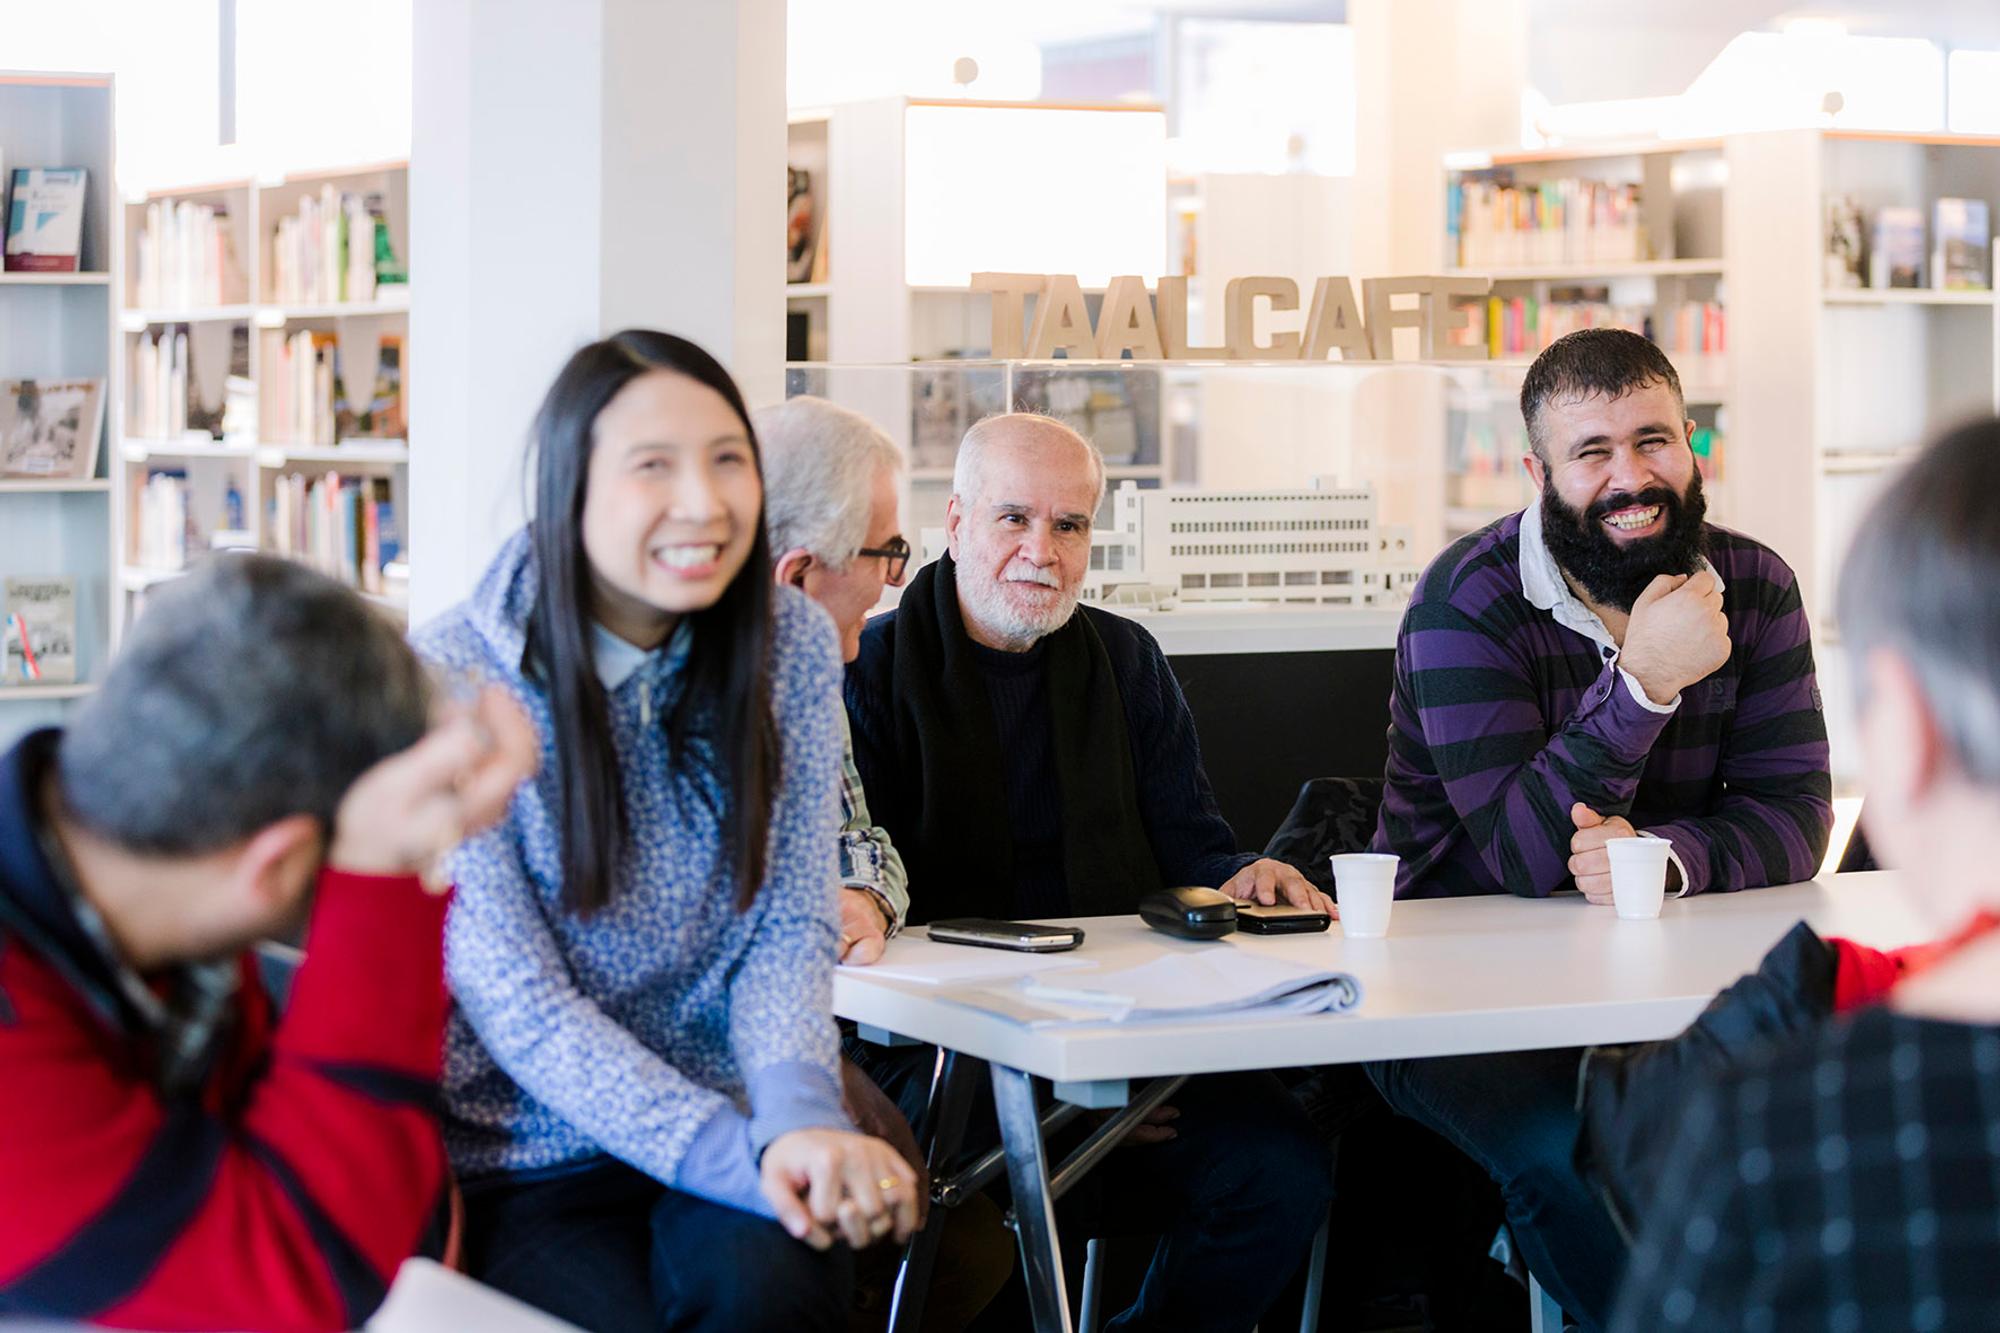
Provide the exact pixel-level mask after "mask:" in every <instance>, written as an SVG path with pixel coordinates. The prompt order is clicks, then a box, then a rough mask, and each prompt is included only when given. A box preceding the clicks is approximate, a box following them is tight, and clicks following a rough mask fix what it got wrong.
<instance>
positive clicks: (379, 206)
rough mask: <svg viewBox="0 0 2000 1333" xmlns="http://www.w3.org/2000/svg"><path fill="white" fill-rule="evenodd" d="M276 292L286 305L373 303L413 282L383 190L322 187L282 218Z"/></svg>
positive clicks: (275, 235)
mask: <svg viewBox="0 0 2000 1333" xmlns="http://www.w3.org/2000/svg"><path fill="white" fill-rule="evenodd" d="M271 274H272V282H271V290H272V294H273V295H274V296H275V297H276V298H277V300H278V301H280V302H282V303H284V304H286V305H323V304H336V303H341V302H370V301H374V300H376V299H377V295H378V292H379V290H380V289H381V288H382V287H385V286H390V285H394V284H399V283H404V282H407V281H409V275H408V272H407V271H406V270H405V269H404V267H403V265H402V264H401V263H400V262H399V261H398V260H397V258H396V254H395V248H394V246H393V245H392V244H391V242H390V237H389V224H388V213H387V208H386V206H385V205H384V203H383V201H382V196H381V195H379V194H358V193H355V192H353V191H351V190H350V191H343V190H337V189H335V188H334V186H333V185H332V184H331V183H328V184H326V185H322V186H321V187H320V190H319V193H318V194H317V195H307V196H306V197H305V198H303V199H301V200H300V201H299V206H298V208H297V210H296V211H295V212H294V213H293V214H291V215H290V216H288V217H282V218H279V219H278V222H277V226H276V228H275V229H274V231H273V232H272V236H271Z"/></svg>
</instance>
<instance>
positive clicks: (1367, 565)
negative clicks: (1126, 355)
mask: <svg viewBox="0 0 2000 1333" xmlns="http://www.w3.org/2000/svg"><path fill="white" fill-rule="evenodd" d="M1111 503H1112V511H1111V522H1110V523H1109V524H1108V525H1104V526H1100V527H1098V528H1097V529H1095V530H1094V531H1093V532H1092V533H1091V539H1090V572H1089V573H1087V574H1086V575H1085V576H1084V581H1083V590H1082V594H1081V595H1082V599H1083V600H1084V601H1086V602H1090V603H1094V604H1097V605H1102V606H1123V607H1150V608H1154V609H1164V608H1166V607H1169V606H1172V605H1174V604H1175V603H1176V602H1264V603H1292V604H1300V605H1307V606H1356V607H1363V606H1388V605H1393V604H1396V603H1400V602H1403V601H1406V600H1407V599H1408V598H1409V595H1410V590H1411V589H1412V588H1413V587H1415V586H1416V582H1417V576H1418V575H1419V574H1420V573H1422V566H1421V565H1419V564H1418V563H1417V562H1416V560H1415V559H1414V554H1413V552H1412V550H1411V545H1412V537H1411V532H1410V530H1409V529H1408V528H1403V527H1380V526H1378V525H1377V524H1376V522H1375V492H1374V489H1373V488H1372V487H1369V486H1333V485H1329V484H1327V483H1326V481H1325V479H1324V478H1314V484H1313V487H1312V489H1310V490H1297V491H1285V490H1257V491H1198V490H1142V489H1140V487H1139V486H1138V485H1137V484H1135V483H1133V482H1130V481H1127V482H1123V483H1121V484H1120V485H1119V487H1118V489H1117V491H1115V492H1114V493H1113V494H1112V497H1111ZM923 548H924V559H925V560H926V561H927V562H928V561H930V560H934V559H936V558H937V556H938V554H939V553H941V552H942V551H943V549H944V533H943V532H942V530H940V529H935V528H926V529H925V530H924V532H923Z"/></svg>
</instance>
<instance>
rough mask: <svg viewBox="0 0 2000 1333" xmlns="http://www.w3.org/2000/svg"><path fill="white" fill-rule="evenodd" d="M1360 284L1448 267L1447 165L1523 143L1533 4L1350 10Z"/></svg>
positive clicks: (1425, 3)
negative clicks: (1457, 157) (1462, 152)
mask: <svg viewBox="0 0 2000 1333" xmlns="http://www.w3.org/2000/svg"><path fill="white" fill-rule="evenodd" d="M1347 21H1348V22H1349V23H1351V24H1353V25H1354V76H1355V77H1354V83H1355V101H1356V104H1357V106H1358V107H1359V112H1358V114H1357V117H1356V126H1355V128H1356V142H1355V176H1354V201H1355V215H1354V259H1355V270H1356V273H1357V275H1361V274H1367V275H1371V276H1384V275H1389V274H1409V273H1435V272H1437V271H1438V269H1439V266H1440V265H1441V264H1442V263H1443V262H1444V155H1445V154H1446V153H1448V152H1451V151H1452V150H1454V149H1462V148H1504V147H1507V146H1509V145H1513V144H1517V143H1519V142H1520V134H1521V93H1522V90H1523V89H1524V88H1526V86H1527V77H1528V14H1527V5H1526V3H1525V0H1350V3H1349V4H1348V7H1347Z"/></svg>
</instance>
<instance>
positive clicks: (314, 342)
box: [264, 329, 339, 448]
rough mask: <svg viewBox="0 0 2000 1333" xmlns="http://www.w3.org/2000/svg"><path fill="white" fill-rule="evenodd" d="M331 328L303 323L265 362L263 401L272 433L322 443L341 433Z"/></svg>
mask: <svg viewBox="0 0 2000 1333" xmlns="http://www.w3.org/2000/svg"><path fill="white" fill-rule="evenodd" d="M338 346H339V339H338V338H337V337H336V336H335V335H334V334H332V333H326V332H320V331H315V330H312V329H300V330H299V331H298V332H297V333H294V334H292V335H291V336H290V337H288V338H282V339H279V340H278V341H277V343H276V346H275V349H274V351H273V353H272V355H271V356H270V358H269V360H270V364H269V365H267V367H266V368H265V374H264V383H265V385H266V387H267V388H268V390H269V392H268V393H267V395H266V397H267V399H268V401H267V402H266V403H265V405H264V412H265V419H266V421H267V422H269V423H270V434H271V437H272V438H273V439H277V440H282V441H284V442H285V443H287V444H295V445H303V446H308V447H314V448H323V447H325V446H328V445H331V444H332V443H333V442H334V441H335V440H336V439H337V438H338V434H337V431H336V427H335V416H334V382H335V378H336V376H335V365H334V360H335V354H336V351H337V349H338Z"/></svg>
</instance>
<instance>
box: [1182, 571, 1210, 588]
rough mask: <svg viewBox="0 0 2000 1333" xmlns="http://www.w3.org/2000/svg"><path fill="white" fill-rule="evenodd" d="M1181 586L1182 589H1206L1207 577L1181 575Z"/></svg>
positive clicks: (1202, 575) (1204, 575) (1201, 575)
mask: <svg viewBox="0 0 2000 1333" xmlns="http://www.w3.org/2000/svg"><path fill="white" fill-rule="evenodd" d="M1181 586H1182V587H1183V588H1206V587H1207V586H1208V575H1206V574H1183V575H1181Z"/></svg>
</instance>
